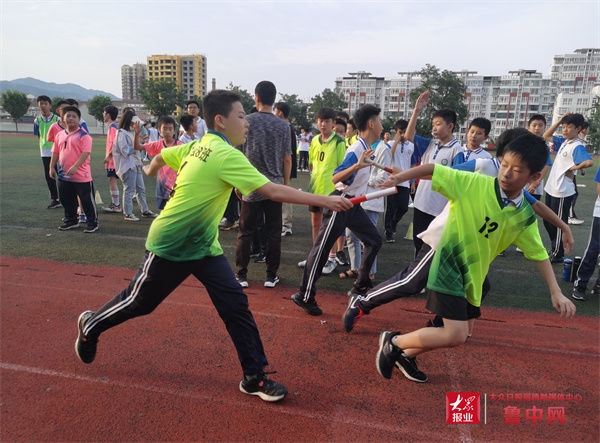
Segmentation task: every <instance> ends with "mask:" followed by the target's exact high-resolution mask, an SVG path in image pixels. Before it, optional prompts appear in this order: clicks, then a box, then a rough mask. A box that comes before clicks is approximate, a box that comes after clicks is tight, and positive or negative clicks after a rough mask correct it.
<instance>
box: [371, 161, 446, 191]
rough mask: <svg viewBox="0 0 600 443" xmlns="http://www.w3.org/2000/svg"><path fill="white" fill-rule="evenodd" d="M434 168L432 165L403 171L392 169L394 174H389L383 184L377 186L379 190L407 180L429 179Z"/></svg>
mask: <svg viewBox="0 0 600 443" xmlns="http://www.w3.org/2000/svg"><path fill="white" fill-rule="evenodd" d="M434 168H435V165H434V164H433V163H429V164H427V165H421V166H417V167H415V168H410V169H407V170H405V171H403V170H402V169H398V168H396V167H394V168H392V169H393V170H394V174H390V176H389V177H388V179H387V181H386V182H385V183H384V184H382V185H379V187H380V188H389V187H391V186H396V185H398V184H400V183H402V182H405V181H407V180H414V179H417V178H427V177H431V176H432V175H433V170H434Z"/></svg>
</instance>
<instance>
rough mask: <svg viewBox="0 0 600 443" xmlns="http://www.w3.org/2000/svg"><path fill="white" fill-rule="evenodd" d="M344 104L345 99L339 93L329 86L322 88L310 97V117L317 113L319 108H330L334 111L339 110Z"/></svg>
mask: <svg viewBox="0 0 600 443" xmlns="http://www.w3.org/2000/svg"><path fill="white" fill-rule="evenodd" d="M345 106H346V101H345V100H344V99H343V98H342V96H341V95H340V94H338V93H337V92H335V91H332V90H331V89H329V88H325V89H323V92H321V93H320V94H317V95H315V96H314V97H313V98H312V104H311V105H310V110H311V111H312V117H314V116H315V115H317V112H319V109H321V108H332V109H333V110H335V111H340V110H342V109H344V107H345Z"/></svg>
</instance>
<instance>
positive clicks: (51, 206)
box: [47, 200, 62, 209]
mask: <svg viewBox="0 0 600 443" xmlns="http://www.w3.org/2000/svg"><path fill="white" fill-rule="evenodd" d="M60 207H62V205H61V204H60V202H59V201H58V200H50V204H49V205H48V206H47V208H48V209H56V208H60Z"/></svg>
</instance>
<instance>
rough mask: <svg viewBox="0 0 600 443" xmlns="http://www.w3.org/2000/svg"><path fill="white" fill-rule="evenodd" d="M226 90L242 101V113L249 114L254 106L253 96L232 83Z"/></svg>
mask: <svg viewBox="0 0 600 443" xmlns="http://www.w3.org/2000/svg"><path fill="white" fill-rule="evenodd" d="M227 90H228V91H231V92H235V93H236V94H237V95H239V96H240V98H241V99H242V106H243V107H244V111H245V112H246V114H250V112H251V111H252V108H254V106H256V104H255V102H254V95H252V94H250V93H249V92H248V91H247V90H245V89H243V88H241V87H239V86H236V85H234V84H233V83H229V85H228V86H227Z"/></svg>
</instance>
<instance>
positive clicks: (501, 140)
mask: <svg viewBox="0 0 600 443" xmlns="http://www.w3.org/2000/svg"><path fill="white" fill-rule="evenodd" d="M525 134H530V132H529V131H528V130H527V129H525V128H513V129H507V130H506V131H504V132H503V133H502V134H500V135H499V136H498V138H497V139H496V157H502V156H503V155H504V148H506V145H508V144H509V143H510V142H511V141H513V140H514V139H516V138H517V137H520V136H522V135H525Z"/></svg>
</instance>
